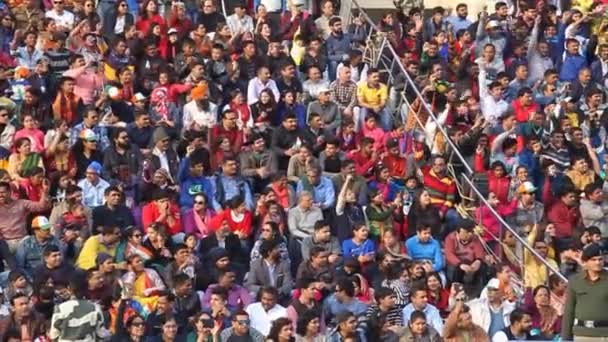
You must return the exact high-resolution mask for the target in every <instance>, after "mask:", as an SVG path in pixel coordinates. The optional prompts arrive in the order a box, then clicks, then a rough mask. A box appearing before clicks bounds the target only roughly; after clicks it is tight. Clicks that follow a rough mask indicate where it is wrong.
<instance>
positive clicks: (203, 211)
mask: <svg viewBox="0 0 608 342" xmlns="http://www.w3.org/2000/svg"><path fill="white" fill-rule="evenodd" d="M214 215H215V213H214V211H213V210H212V209H210V208H208V207H207V198H205V196H204V195H202V194H198V195H196V196H194V207H193V208H192V209H188V210H186V212H185V213H184V216H183V218H182V223H183V225H184V227H183V228H184V233H186V234H194V235H195V236H196V237H197V239H199V240H200V239H203V238H205V237H206V236H207V235H209V234H212V233H213V230H212V227H211V226H210V223H209V222H210V221H211V218H212V217H213V216H214Z"/></svg>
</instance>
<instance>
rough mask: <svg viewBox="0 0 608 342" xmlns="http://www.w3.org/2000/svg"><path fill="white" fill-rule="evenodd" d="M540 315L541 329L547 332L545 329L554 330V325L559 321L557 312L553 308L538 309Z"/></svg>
mask: <svg viewBox="0 0 608 342" xmlns="http://www.w3.org/2000/svg"><path fill="white" fill-rule="evenodd" d="M538 314H539V316H540V322H539V323H540V329H541V330H545V327H548V328H551V330H553V325H554V324H555V320H556V319H557V312H556V311H555V309H554V308H552V307H551V306H547V307H540V308H538Z"/></svg>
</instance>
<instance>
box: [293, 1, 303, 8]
mask: <svg viewBox="0 0 608 342" xmlns="http://www.w3.org/2000/svg"><path fill="white" fill-rule="evenodd" d="M291 3H292V4H293V5H294V6H296V7H302V6H304V0H293V1H292V2H291Z"/></svg>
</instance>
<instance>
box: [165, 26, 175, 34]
mask: <svg viewBox="0 0 608 342" xmlns="http://www.w3.org/2000/svg"><path fill="white" fill-rule="evenodd" d="M174 33H175V34H177V29H176V28H175V27H172V28H170V29H169V31H168V32H167V34H168V35H172V34H174Z"/></svg>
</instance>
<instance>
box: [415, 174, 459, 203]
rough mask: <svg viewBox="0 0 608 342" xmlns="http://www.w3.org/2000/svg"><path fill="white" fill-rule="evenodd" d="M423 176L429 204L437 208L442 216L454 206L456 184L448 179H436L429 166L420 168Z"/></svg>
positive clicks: (446, 177)
mask: <svg viewBox="0 0 608 342" xmlns="http://www.w3.org/2000/svg"><path fill="white" fill-rule="evenodd" d="M422 174H423V176H424V189H425V190H426V191H428V192H429V195H430V196H431V204H433V205H434V206H436V207H437V208H439V210H441V211H442V212H443V213H444V214H445V213H446V212H447V211H448V209H449V208H451V207H453V206H454V200H455V199H456V184H455V183H454V180H452V179H451V178H450V177H448V176H445V177H443V178H439V177H437V175H435V173H434V172H433V170H432V169H431V167H430V166H425V167H423V168H422Z"/></svg>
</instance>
